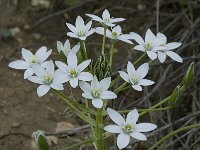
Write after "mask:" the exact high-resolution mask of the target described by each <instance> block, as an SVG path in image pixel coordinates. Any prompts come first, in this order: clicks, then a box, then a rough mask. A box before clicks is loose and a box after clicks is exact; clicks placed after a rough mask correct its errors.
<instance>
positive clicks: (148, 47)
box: [146, 42, 152, 50]
mask: <svg viewBox="0 0 200 150" xmlns="http://www.w3.org/2000/svg"><path fill="white" fill-rule="evenodd" d="M151 48H152V43H151V42H148V43H147V44H146V49H147V50H151Z"/></svg>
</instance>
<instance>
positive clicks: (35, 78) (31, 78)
mask: <svg viewBox="0 0 200 150" xmlns="http://www.w3.org/2000/svg"><path fill="white" fill-rule="evenodd" d="M28 80H29V81H31V82H33V83H38V84H43V81H42V80H41V78H38V77H37V76H30V77H28Z"/></svg>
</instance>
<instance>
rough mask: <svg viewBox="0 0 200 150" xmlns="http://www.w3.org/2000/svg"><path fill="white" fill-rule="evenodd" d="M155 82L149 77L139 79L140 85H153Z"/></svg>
mask: <svg viewBox="0 0 200 150" xmlns="http://www.w3.org/2000/svg"><path fill="white" fill-rule="evenodd" d="M154 83H155V82H154V81H151V80H147V79H142V80H140V81H139V83H138V84H139V85H143V86H148V85H152V84H154Z"/></svg>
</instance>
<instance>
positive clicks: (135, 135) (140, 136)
mask: <svg viewBox="0 0 200 150" xmlns="http://www.w3.org/2000/svg"><path fill="white" fill-rule="evenodd" d="M129 135H130V136H132V137H133V138H135V139H137V140H141V141H146V140H147V138H146V136H145V135H144V134H142V133H139V132H132V133H130V134H129Z"/></svg>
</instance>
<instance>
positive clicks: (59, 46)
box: [57, 41, 63, 53]
mask: <svg viewBox="0 0 200 150" xmlns="http://www.w3.org/2000/svg"><path fill="white" fill-rule="evenodd" d="M57 50H58V52H59V53H60V51H62V50H63V44H62V43H61V42H60V41H57Z"/></svg>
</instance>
